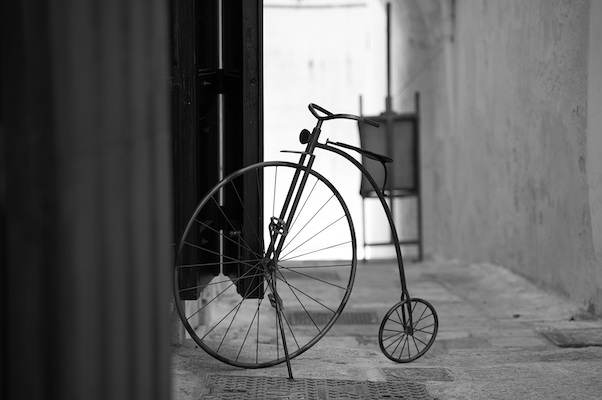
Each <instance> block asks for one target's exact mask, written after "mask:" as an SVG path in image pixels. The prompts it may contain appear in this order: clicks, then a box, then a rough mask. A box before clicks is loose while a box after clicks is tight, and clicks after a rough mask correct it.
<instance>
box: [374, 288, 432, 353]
mask: <svg viewBox="0 0 602 400" xmlns="http://www.w3.org/2000/svg"><path fill="white" fill-rule="evenodd" d="M410 316H411V324H410V322H409V321H410ZM438 330H439V319H438V317H437V312H436V311H435V308H434V307H433V306H432V305H431V304H430V303H429V302H428V301H426V300H422V299H419V298H412V299H411V300H410V301H409V302H408V301H407V300H403V301H401V302H399V303H397V304H395V305H394V306H393V307H391V309H390V310H389V311H388V312H387V314H386V315H385V317H384V318H383V320H382V322H381V324H380V329H379V331H378V342H379V344H380V349H381V351H382V352H383V354H384V355H385V356H386V357H387V358H388V359H390V360H392V361H395V362H398V363H408V362H412V361H414V360H416V359H418V358H420V357H422V356H423V355H424V354H425V353H426V352H427V351H428V350H429V349H430V348H431V346H432V345H433V343H434V342H435V338H436V337H437V331H438ZM400 346H401V347H400ZM414 349H415V350H414Z"/></svg>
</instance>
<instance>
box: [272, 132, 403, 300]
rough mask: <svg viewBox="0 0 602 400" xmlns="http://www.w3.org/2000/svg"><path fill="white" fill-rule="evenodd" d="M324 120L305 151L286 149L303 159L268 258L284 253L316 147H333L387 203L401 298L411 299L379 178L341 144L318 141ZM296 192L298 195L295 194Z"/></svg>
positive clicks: (277, 222)
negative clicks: (288, 233) (288, 225)
mask: <svg viewBox="0 0 602 400" xmlns="http://www.w3.org/2000/svg"><path fill="white" fill-rule="evenodd" d="M322 123H323V120H318V122H317V124H316V126H315V128H314V129H313V132H312V134H311V136H310V141H309V142H308V143H307V147H306V149H305V151H304V152H297V151H286V152H289V153H300V154H301V157H300V158H299V162H298V165H299V168H298V169H297V171H296V172H295V175H294V177H293V180H292V183H291V186H290V188H289V191H288V193H287V197H286V200H285V202H284V205H283V207H282V211H281V213H280V217H279V218H277V219H276V220H275V221H274V219H272V221H270V232H271V240H270V245H269V247H268V249H267V251H266V258H268V259H269V258H270V257H272V255H273V259H275V260H278V258H279V256H280V252H281V250H282V247H283V245H284V241H285V239H286V234H287V227H286V221H287V220H288V221H291V220H292V219H293V217H294V215H295V212H296V210H297V206H298V205H299V202H300V200H301V195H302V193H303V189H304V188H305V184H306V182H307V178H308V174H303V175H302V176H301V172H302V171H308V170H311V168H312V166H313V163H314V159H315V157H316V156H315V155H314V150H315V149H316V148H319V149H323V150H326V151H330V152H333V153H335V154H338V155H339V156H341V157H343V158H345V159H346V160H348V161H349V162H350V163H352V164H353V165H354V166H355V167H356V168H358V169H359V170H360V172H361V173H362V174H363V175H364V176H365V177H366V178H367V179H368V181H369V182H370V184H371V185H372V187H373V188H374V191H375V192H376V195H377V196H378V199H379V200H380V203H381V206H382V207H383V210H384V212H385V214H386V216H387V221H388V222H389V228H390V230H391V235H393V243H394V246H395V253H396V256H397V265H398V268H399V279H400V281H401V300H400V301H404V300H407V301H409V300H410V296H409V293H408V289H407V285H406V279H405V272H404V267H403V255H402V253H401V245H400V244H399V237H398V235H397V230H396V228H395V222H394V221H393V216H392V214H391V209H390V208H389V205H388V204H387V201H386V198H385V195H384V193H383V191H382V190H381V189H380V188H379V187H378V184H377V183H376V181H375V180H374V178H373V177H372V175H371V174H370V173H369V172H368V170H366V168H365V167H364V166H363V165H362V164H361V163H359V162H358V161H357V160H356V159H355V158H353V157H352V156H351V155H349V153H347V152H345V151H342V150H340V149H338V148H335V147H332V146H329V145H328V144H324V143H319V142H318V139H319V136H320V132H321V127H322ZM327 143H328V142H327ZM299 178H301V181H300V182H299ZM297 184H299V186H298V188H297ZM295 190H296V194H295ZM293 196H294V198H293ZM291 201H292V204H291ZM289 206H290V207H289ZM278 238H280V239H279V240H278Z"/></svg>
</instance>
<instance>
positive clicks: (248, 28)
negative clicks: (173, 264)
mask: <svg viewBox="0 0 602 400" xmlns="http://www.w3.org/2000/svg"><path fill="white" fill-rule="evenodd" d="M262 3H263V1H262V0H251V1H249V0H245V1H235V0H197V1H193V0H173V2H172V5H173V7H172V11H173V14H172V33H173V37H172V53H173V81H172V94H173V156H174V158H173V159H174V208H175V210H174V211H175V220H174V227H175V229H174V234H175V236H176V238H177V237H179V236H180V234H181V233H182V230H183V229H184V227H185V224H186V222H187V218H188V217H189V216H190V214H192V211H193V209H194V207H195V206H196V204H197V203H198V201H199V200H200V198H201V197H202V196H203V194H204V193H206V192H207V190H209V189H210V188H211V187H212V186H213V185H214V184H215V183H217V182H218V180H219V179H220V177H221V176H225V175H227V174H228V173H230V172H232V171H234V170H236V169H238V168H240V167H242V166H244V165H249V164H252V163H254V162H257V161H260V160H261V159H262V154H263V140H262V139H263V90H262V51H261V50H262V49H261V47H262V46H261V44H262V11H263V4H262ZM220 48H221V50H220ZM220 121H221V123H220ZM220 142H221V144H220ZM220 167H221V168H223V169H222V170H221V172H220Z"/></svg>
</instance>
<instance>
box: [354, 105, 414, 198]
mask: <svg viewBox="0 0 602 400" xmlns="http://www.w3.org/2000/svg"><path fill="white" fill-rule="evenodd" d="M367 118H370V119H371V120H374V121H376V122H379V123H380V127H378V128H376V127H373V126H370V125H367V124H361V123H360V124H359V131H360V143H361V147H362V148H363V149H366V150H370V151H372V152H374V153H379V154H382V155H385V156H388V157H390V158H392V159H393V163H392V164H388V165H387V170H388V176H387V183H386V187H385V188H384V189H385V190H386V191H388V192H389V194H391V195H393V196H403V195H411V194H415V193H416V192H417V191H418V185H419V176H418V174H419V165H418V163H419V161H420V158H419V156H418V152H419V147H418V146H419V137H418V135H419V132H418V126H419V120H418V115H417V114H382V115H380V116H377V117H367ZM362 165H363V166H364V167H365V168H366V169H367V170H368V172H369V173H370V174H371V175H372V177H373V178H374V180H375V181H376V183H377V184H379V185H382V184H383V180H384V169H383V167H382V165H381V164H380V163H379V162H378V161H374V160H371V159H369V158H367V157H365V156H362ZM360 194H361V195H362V197H372V196H374V195H375V193H374V189H373V188H372V185H371V184H370V182H369V181H368V179H366V177H365V176H362V184H361V187H360Z"/></svg>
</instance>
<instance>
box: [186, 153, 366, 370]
mask: <svg viewBox="0 0 602 400" xmlns="http://www.w3.org/2000/svg"><path fill="white" fill-rule="evenodd" d="M296 170H297V166H296V164H291V163H283V162H267V163H260V164H256V165H253V166H250V167H247V168H245V169H243V170H241V171H238V172H236V173H234V174H232V175H230V176H229V177H228V178H226V179H225V180H224V181H222V182H221V183H220V184H219V185H217V186H216V187H215V188H214V189H213V190H211V191H210V192H209V193H208V194H207V195H206V196H205V197H204V198H203V200H202V201H201V202H200V203H199V206H198V207H197V210H196V211H195V213H194V215H193V217H192V218H191V220H190V222H189V224H188V226H187V228H186V230H185V233H184V235H183V237H182V240H181V242H180V244H179V247H178V252H177V256H176V267H175V273H174V296H175V300H176V306H177V308H178V312H179V313H180V317H181V318H182V321H183V324H184V326H185V328H186V330H187V332H188V334H189V335H190V337H192V339H193V340H194V341H195V342H196V343H197V344H199V345H200V346H201V347H202V348H203V349H204V350H205V351H206V352H207V353H209V354H210V355H212V356H213V357H215V358H217V359H219V360H221V361H223V362H226V363H228V364H231V365H235V366H240V367H246V368H258V367H267V366H271V365H275V364H278V363H281V362H283V361H285V355H284V349H283V340H282V335H281V333H280V330H279V326H278V322H277V321H278V318H277V317H278V316H277V312H276V307H275V302H276V301H280V302H281V303H280V304H281V305H282V306H283V312H282V314H281V317H282V318H281V319H282V321H283V328H284V329H283V330H284V332H285V335H286V337H285V338H286V342H287V347H288V351H289V356H290V357H291V358H293V357H295V356H297V355H299V354H301V353H303V352H304V351H306V350H307V349H308V348H310V347H311V346H312V345H313V344H315V343H316V342H317V341H318V340H319V339H320V338H321V337H322V336H324V334H325V333H326V332H327V331H328V330H329V329H330V327H331V326H332V325H333V324H334V322H335V321H336V319H337V318H338V316H339V315H340V313H341V312H342V310H343V307H344V306H345V304H346V303H347V300H348V298H349V294H350V292H351V288H352V286H353V282H354V279H355V268H356V262H357V259H356V238H355V232H354V229H353V224H352V221H351V217H350V215H349V211H348V209H347V206H346V205H345V202H344V201H343V199H342V198H341V196H340V194H339V193H338V191H337V190H336V189H335V188H334V187H333V186H332V184H331V183H330V182H328V181H327V180H326V179H325V178H324V177H322V176H321V175H319V174H317V173H315V172H313V171H312V172H311V173H310V175H309V177H308V181H307V185H306V188H305V190H304V192H303V195H302V197H301V201H300V202H299V206H298V211H297V214H296V215H295V217H294V218H293V219H292V221H290V222H289V223H288V224H284V223H283V221H285V220H287V222H288V218H287V217H286V216H285V218H282V216H281V215H280V210H281V208H282V204H283V202H284V200H285V198H286V195H287V191H288V187H289V186H290V183H291V181H292V178H293V176H294V174H295V171H296ZM220 196H222V197H223V199H224V200H223V201H220ZM218 204H222V205H223V207H219V206H218ZM257 219H260V220H261V221H262V222H261V225H257V224H256V223H254V221H255V220H257ZM270 223H271V224H270ZM279 224H280V225H279ZM270 226H271V227H272V229H271V230H270ZM262 227H263V233H262ZM270 231H272V232H276V231H279V232H280V233H282V232H286V235H287V236H286V241H285V243H284V245H283V247H282V252H281V253H280V257H279V259H278V260H277V261H276V262H274V260H273V259H272V257H266V249H267V248H268V247H269V243H270ZM217 242H221V244H220V243H217ZM270 282H274V283H275V285H274V284H270ZM274 287H275V290H274ZM197 296H198V300H191V299H194V298H195V297H197Z"/></svg>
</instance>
